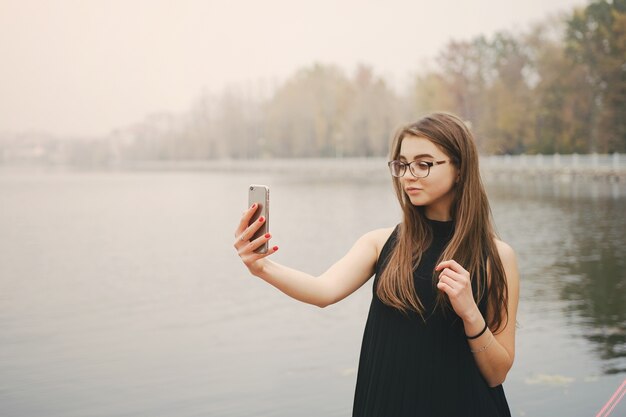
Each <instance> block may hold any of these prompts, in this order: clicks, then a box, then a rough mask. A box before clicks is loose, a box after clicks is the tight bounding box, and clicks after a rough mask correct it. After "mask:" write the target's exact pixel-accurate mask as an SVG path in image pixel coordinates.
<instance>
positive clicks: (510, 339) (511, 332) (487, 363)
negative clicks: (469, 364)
mask: <svg viewBox="0 0 626 417" xmlns="http://www.w3.org/2000/svg"><path fill="white" fill-rule="evenodd" d="M496 247H497V249H498V253H499V255H500V259H501V260H502V265H503V266H504V272H505V274H506V281H507V290H508V318H507V317H503V318H502V322H503V323H505V324H506V325H505V327H504V329H503V330H502V331H501V332H498V334H497V335H494V334H493V333H492V332H491V330H490V329H486V331H485V332H484V333H483V334H482V335H481V336H480V337H477V338H475V339H468V344H469V347H470V350H471V351H472V352H473V355H474V359H475V361H476V364H477V365H478V369H480V372H481V374H482V375H483V377H484V378H485V380H486V381H487V383H488V384H489V386H491V387H495V386H497V385H500V384H501V383H503V382H504V380H505V378H506V375H507V373H508V372H509V370H510V369H511V367H512V366H513V360H514V358H515V323H516V316H517V305H518V301H519V273H518V270H517V261H516V259H515V253H514V252H513V249H511V247H510V246H509V245H507V244H506V243H504V242H501V241H498V240H496ZM436 270H439V271H442V272H441V274H440V276H439V283H438V284H437V287H438V288H439V289H440V290H442V291H444V292H445V293H446V294H448V297H449V298H450V302H451V303H452V307H453V308H454V310H455V312H456V313H457V314H458V315H459V317H461V318H462V319H463V325H464V328H465V334H466V335H470V336H474V335H478V334H480V332H481V331H482V329H483V328H484V326H485V323H486V322H487V318H485V317H483V316H482V314H481V312H480V310H479V309H478V306H477V305H476V302H475V301H474V298H473V295H472V290H471V282H470V279H469V272H467V271H466V270H465V269H464V268H463V267H462V266H460V265H459V264H458V263H456V262H455V261H454V260H448V261H444V262H442V263H440V264H439V265H438V266H437V268H436ZM502 314H505V312H503V313H502Z"/></svg>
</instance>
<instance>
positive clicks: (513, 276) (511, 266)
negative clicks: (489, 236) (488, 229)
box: [493, 238, 519, 287]
mask: <svg viewBox="0 0 626 417" xmlns="http://www.w3.org/2000/svg"><path fill="white" fill-rule="evenodd" d="M493 241H494V243H495V244H496V249H497V250H498V255H500V260H501V261H502V266H503V267H504V272H505V274H506V278H507V281H508V282H509V285H510V286H511V285H512V286H513V287H517V286H519V271H518V268H517V257H516V256H515V251H514V250H513V248H512V247H511V246H510V245H509V244H508V243H506V242H503V241H501V240H499V239H495V238H494V240H493Z"/></svg>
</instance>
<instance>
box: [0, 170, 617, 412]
mask: <svg viewBox="0 0 626 417" xmlns="http://www.w3.org/2000/svg"><path fill="white" fill-rule="evenodd" d="M383 171H384V170H383ZM316 178H317V177H315V176H312V175H310V174H307V175H300V176H299V175H296V174H294V175H290V176H281V175H276V174H259V173H256V174H255V173H245V174H233V173H229V174H228V175H224V174H220V173H216V172H211V173H203V172H197V173H193V172H192V173H181V172H168V173H159V172H151V173H147V172H140V173H51V174H43V173H11V172H0V230H1V231H2V233H0V329H2V332H0V375H2V378H1V379H0V415H3V416H4V415H7V416H15V417H22V416H32V415H46V416H49V417H57V416H58V417H61V416H63V417H66V416H91V415H101V416H122V415H133V416H146V417H148V416H149V417H158V416H163V417H166V416H174V415H175V416H177V417H186V416H198V415H203V416H233V417H240V416H251V415H254V416H277V417H278V416H281V417H282V416H284V417H287V416H295V415H297V416H309V415H310V416H317V415H324V416H345V415H349V413H350V409H351V405H352V395H353V391H354V382H355V372H356V366H357V361H358V353H359V344H360V341H361V337H362V331H363V326H364V323H365V318H366V315H367V310H368V307H369V302H370V299H371V282H370V283H368V284H366V285H365V286H364V288H362V289H360V290H359V291H357V292H356V293H355V294H354V295H352V296H350V297H349V298H347V299H346V300H344V301H342V302H341V303H338V304H337V305H334V306H331V307H329V308H327V309H323V310H321V309H318V308H315V307H310V306H305V305H302V304H300V303H297V302H294V301H292V300H290V299H288V298H287V297H285V296H283V295H282V294H280V293H278V292H277V291H276V290H274V289H273V288H270V287H268V286H267V285H266V284H265V283H263V282H260V281H259V280H257V279H254V278H252V277H249V276H247V274H246V271H245V270H244V269H243V267H242V266H241V265H240V263H239V262H238V259H237V257H236V255H235V254H234V251H233V250H232V239H233V231H234V227H235V224H236V221H237V218H238V216H239V215H240V213H241V211H242V210H243V209H244V207H245V205H246V203H247V197H246V190H247V185H248V184H250V183H267V184H269V185H270V186H271V187H272V205H271V206H272V214H271V216H272V222H271V225H272V226H271V227H272V233H273V235H274V236H276V238H275V239H276V242H275V243H276V244H278V245H279V246H280V247H281V250H280V251H279V253H277V254H276V257H277V260H278V261H280V262H284V263H286V264H288V265H290V266H293V267H296V268H301V269H304V270H306V271H309V272H311V273H314V274H317V273H320V272H322V271H323V270H324V269H325V268H326V267H328V266H329V265H330V264H332V262H334V261H335V260H336V259H337V258H338V257H340V256H341V255H342V254H343V253H345V252H346V251H347V250H348V248H349V247H350V246H351V245H352V243H353V242H354V241H355V240H356V238H358V236H360V235H361V234H363V233H365V232H366V231H369V230H372V229H374V228H378V227H388V226H391V225H393V224H395V223H396V222H397V221H398V219H399V210H398V207H397V203H396V201H395V197H394V195H393V192H392V190H391V187H390V185H389V181H388V180H387V179H382V180H379V179H376V178H369V177H368V178H367V179H366V180H364V179H361V178H354V179H350V178H343V179H342V180H341V181H333V180H331V179H329V178H325V179H324V180H316ZM624 188H625V187H624V184H615V183H580V182H578V183H572V182H570V183H562V182H559V181H541V182H539V181H536V182H525V181H522V180H520V181H519V182H509V183H506V184H500V183H497V182H493V181H492V182H489V185H488V191H489V194H490V198H491V202H492V208H493V211H494V217H495V220H496V224H497V228H498V232H499V234H500V236H501V237H502V238H503V239H504V240H505V241H507V242H508V243H510V244H511V245H512V246H513V247H514V248H515V250H516V253H517V255H518V261H519V265H520V271H521V275H522V278H521V279H522V286H521V300H520V310H519V314H518V322H519V328H518V333H517V334H518V338H517V348H516V349H517V350H516V362H515V366H514V367H513V369H512V371H511V372H510V374H509V376H508V378H507V382H506V383H505V391H506V393H507V397H508V399H509V403H510V405H511V411H512V414H513V415H514V416H538V417H540V416H555V415H567V416H572V417H579V416H580V417H582V416H589V415H594V414H595V413H596V412H597V411H598V410H599V409H600V408H601V406H602V405H603V404H604V402H605V401H607V400H608V398H609V396H610V394H611V393H612V392H613V391H614V390H615V389H616V388H617V386H618V385H619V382H621V380H623V379H624V376H625V375H626V357H625V351H626V340H625V336H624V334H625V323H626V312H625V306H626V299H625V297H626V289H625V288H624V285H625V283H624V282H625V277H624V272H623V271H624V270H625V269H624V267H625V265H624V262H625V261H624V259H623V252H624V247H626V236H625V235H626V234H625V233H624V231H625V222H626V219H625V216H624V213H625V212H626V193H625V192H624ZM620 413H621V415H626V406H625V405H623V404H620V406H619V407H618V408H616V409H615V410H614V414H615V415H620Z"/></svg>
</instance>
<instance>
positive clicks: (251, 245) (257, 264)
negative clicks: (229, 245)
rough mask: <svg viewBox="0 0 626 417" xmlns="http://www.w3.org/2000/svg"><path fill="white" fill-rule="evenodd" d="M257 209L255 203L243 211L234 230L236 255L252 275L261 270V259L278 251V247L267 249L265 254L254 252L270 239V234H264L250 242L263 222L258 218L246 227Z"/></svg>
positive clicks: (262, 218) (263, 220)
mask: <svg viewBox="0 0 626 417" xmlns="http://www.w3.org/2000/svg"><path fill="white" fill-rule="evenodd" d="M258 207H259V206H258V204H256V203H255V204H253V205H252V206H251V207H250V208H248V209H247V210H246V211H244V212H243V215H242V216H241V221H240V222H239V226H237V230H235V244H234V246H235V249H237V254H238V255H239V257H240V258H241V260H242V261H243V263H244V264H245V265H246V267H247V268H248V270H249V271H250V273H252V274H253V275H257V274H259V273H260V272H261V271H262V270H263V263H264V261H263V259H264V258H266V257H267V256H269V255H271V254H273V253H274V252H276V251H277V250H278V246H274V247H268V249H267V253H256V252H255V249H257V248H258V247H259V246H261V245H263V244H264V243H265V242H268V241H269V240H270V239H271V238H272V236H271V234H270V233H266V234H265V235H263V236H259V237H258V238H256V239H254V240H250V239H251V238H252V236H253V235H254V233H255V232H256V231H257V230H258V229H259V228H260V227H261V226H262V225H263V223H264V222H265V218H264V217H259V219H258V220H257V221H255V222H254V223H253V224H251V225H249V226H248V222H250V219H251V218H252V216H253V215H254V212H255V211H256V210H257V209H258Z"/></svg>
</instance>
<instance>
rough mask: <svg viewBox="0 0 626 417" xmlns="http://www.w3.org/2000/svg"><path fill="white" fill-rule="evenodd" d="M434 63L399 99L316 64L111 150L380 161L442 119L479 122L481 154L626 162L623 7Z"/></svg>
mask: <svg viewBox="0 0 626 417" xmlns="http://www.w3.org/2000/svg"><path fill="white" fill-rule="evenodd" d="M432 64H433V65H431V66H430V68H429V69H427V70H425V71H422V72H420V73H419V74H416V75H415V82H414V84H413V85H412V86H411V88H409V89H406V90H405V91H402V92H401V93H400V94H398V93H396V92H394V91H393V90H392V89H391V88H390V87H389V86H388V85H387V84H386V82H385V81H384V80H383V79H382V78H381V77H380V76H378V75H376V73H375V71H374V70H373V69H372V68H370V67H367V66H360V67H358V68H357V69H356V71H355V72H354V74H352V75H351V76H348V75H346V74H345V73H344V72H343V71H342V70H341V69H340V68H337V67H336V66H333V65H322V64H314V65H311V66H310V67H306V68H302V69H300V70H299V71H297V72H296V73H295V74H294V75H293V76H292V77H290V78H289V79H288V80H287V81H286V82H284V83H282V84H276V85H273V86H272V87H271V88H269V89H268V88H261V90H264V91H265V93H263V94H259V93H258V91H256V90H258V89H255V88H250V87H247V88H229V89H226V90H225V91H223V92H222V93H221V94H220V95H213V94H203V95H202V96H201V97H200V98H199V99H198V100H197V102H196V103H195V104H194V105H193V107H192V109H191V111H190V112H189V113H187V114H185V115H183V116H182V117H174V116H172V115H167V114H159V115H153V116H150V117H148V118H146V120H144V121H143V122H141V123H139V124H137V125H135V126H132V127H130V128H129V129H127V130H126V131H121V132H120V131H119V130H118V131H116V134H115V137H119V138H122V140H121V144H115V146H112V147H111V149H114V150H115V153H116V155H121V157H122V158H130V159H213V158H256V157H341V156H363V157H367V156H382V155H385V154H386V153H387V150H388V146H389V141H390V138H391V137H392V136H393V133H394V130H395V129H396V128H397V127H398V126H399V125H400V124H403V123H407V122H411V121H414V120H416V119H417V118H418V117H419V116H420V115H423V114H425V113H427V112H431V111H435V110H444V111H451V112H454V113H457V114H459V115H460V116H461V117H463V118H464V119H465V120H467V121H468V122H470V125H471V127H472V130H473V131H474V133H475V136H476V139H477V142H478V145H479V148H480V149H481V151H482V152H483V153H555V152H558V153H572V152H578V153H586V152H600V153H609V152H626V0H613V1H607V0H594V1H593V2H591V3H589V4H588V5H587V6H586V7H584V8H579V9H575V10H573V11H572V12H571V13H569V14H566V15H563V16H553V17H550V18H547V19H546V20H544V21H543V22H539V23H537V24H535V25H534V26H533V27H532V28H530V29H529V30H527V31H525V32H524V33H511V32H509V31H501V32H497V33H495V34H493V35H491V36H478V37H476V38H474V39H471V40H464V41H451V42H449V43H448V44H447V45H446V46H445V47H444V48H442V50H441V51H440V52H439V54H438V55H437V56H436V57H435V59H434V61H433V63H432ZM268 90H269V91H268ZM129 138H131V139H129ZM114 140H117V139H114ZM105 148H106V147H105Z"/></svg>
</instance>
